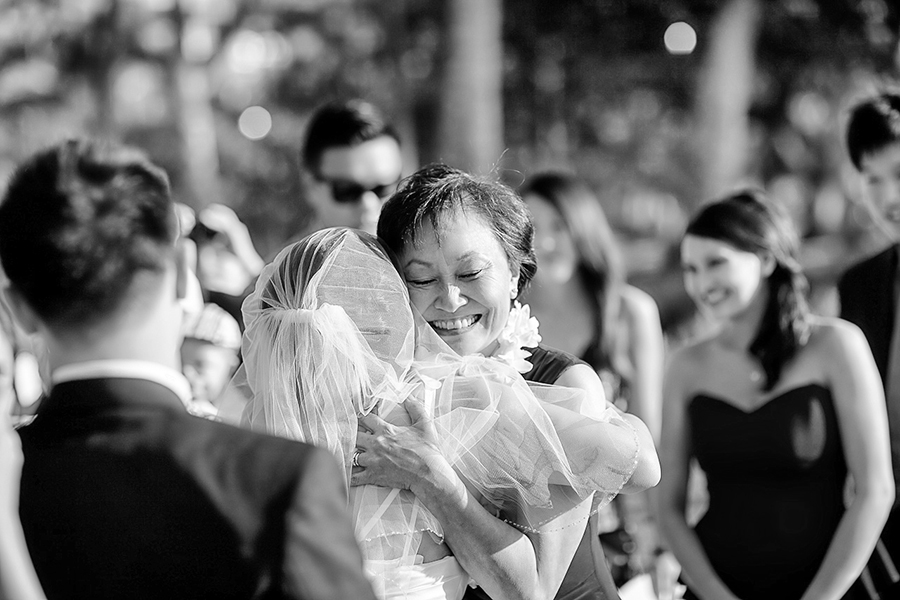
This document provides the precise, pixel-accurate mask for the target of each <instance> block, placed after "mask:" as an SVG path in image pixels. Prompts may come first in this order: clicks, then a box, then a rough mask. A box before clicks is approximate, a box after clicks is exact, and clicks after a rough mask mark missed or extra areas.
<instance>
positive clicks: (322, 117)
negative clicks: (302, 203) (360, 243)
mask: <svg viewBox="0 0 900 600" xmlns="http://www.w3.org/2000/svg"><path fill="white" fill-rule="evenodd" d="M301 158H302V160H303V166H304V169H305V172H304V176H303V181H304V184H305V188H306V198H307V202H308V203H309V205H310V207H311V208H312V210H313V213H314V214H313V218H312V222H311V223H310V225H309V226H308V227H307V228H306V229H305V230H304V231H303V232H301V233H300V234H298V235H297V236H295V238H294V239H295V240H298V239H300V238H302V237H304V236H305V235H306V234H308V233H312V232H313V231H317V230H319V229H323V228H325V227H352V228H354V229H362V230H364V231H367V232H369V233H375V228H376V225H377V224H378V215H379V214H380V213H381V205H382V204H383V203H384V201H385V200H386V199H387V197H388V196H390V195H391V194H392V193H393V192H394V190H395V189H396V188H397V183H398V182H399V181H400V176H401V174H402V169H403V157H402V155H401V153H400V137H399V136H398V135H397V132H396V131H395V130H394V128H393V126H392V125H391V124H390V123H389V122H388V121H386V120H385V118H384V116H383V115H382V114H381V112H380V111H379V110H378V109H377V108H376V107H375V106H373V105H372V104H370V103H369V102H366V101H364V100H348V101H344V102H334V103H329V104H326V105H324V106H322V107H320V108H319V109H317V110H316V112H315V113H314V114H313V116H312V119H311V120H310V123H309V126H308V128H307V130H306V139H305V141H304V143H303V150H302V156H301Z"/></svg>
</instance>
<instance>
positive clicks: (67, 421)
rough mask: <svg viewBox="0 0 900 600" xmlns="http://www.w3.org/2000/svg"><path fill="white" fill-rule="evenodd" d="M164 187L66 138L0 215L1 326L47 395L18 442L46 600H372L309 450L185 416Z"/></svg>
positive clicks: (131, 164)
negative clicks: (21, 332)
mask: <svg viewBox="0 0 900 600" xmlns="http://www.w3.org/2000/svg"><path fill="white" fill-rule="evenodd" d="M175 240H176V219H175V213H174V209H173V204H172V200H171V197H170V194H169V186H168V181H167V178H166V175H165V173H164V172H163V171H162V170H160V169H159V168H158V167H156V166H155V165H153V164H151V163H150V162H149V161H148V160H147V159H146V158H145V157H144V156H143V155H142V154H141V153H140V152H138V151H136V150H133V149H129V148H123V147H117V146H112V145H108V146H107V145H98V144H92V143H90V142H84V141H70V142H65V143H63V144H60V145H59V146H57V147H54V148H52V149H50V150H47V151H45V152H42V153H40V154H37V155H36V156H34V157H33V158H31V159H30V160H28V161H27V162H26V163H24V164H23V165H22V166H21V167H20V168H19V169H18V170H17V171H16V173H15V174H14V175H13V177H12V179H11V181H10V183H9V187H8V189H7V192H6V194H5V197H4V198H3V200H2V202H0V261H2V265H3V269H4V270H5V272H6V275H7V277H8V279H9V286H8V289H7V297H8V299H9V301H10V304H11V306H12V309H13V311H14V314H15V315H16V316H17V318H18V319H19V321H20V322H21V324H22V325H23V326H24V327H25V328H26V329H27V330H28V331H30V332H33V333H36V334H38V335H40V336H41V337H42V338H43V340H44V342H45V344H46V347H47V350H48V357H49V365H50V372H51V381H50V386H51V387H50V391H49V394H48V396H47V398H46V399H45V400H44V402H43V403H42V405H41V407H40V409H39V411H38V415H37V417H36V418H35V420H34V421H33V422H32V423H30V424H29V425H27V426H25V427H23V428H21V429H20V430H19V432H20V435H21V439H22V449H23V453H24V457H25V463H24V468H23V472H22V482H21V492H20V516H21V519H22V526H23V530H24V533H25V538H26V541H27V543H28V548H29V551H30V554H31V558H32V560H33V562H34V566H35V570H36V572H37V574H38V576H39V578H40V582H41V585H42V586H43V588H44V591H45V593H46V595H47V597H48V598H50V599H51V600H53V599H55V598H91V599H103V598H110V599H112V598H116V599H120V598H138V599H144V598H146V599H151V598H153V599H156V598H159V599H163V598H165V599H171V598H308V599H312V598H315V599H334V600H338V599H342V600H343V599H347V598H362V599H366V600H369V599H373V598H374V595H373V593H372V589H371V587H370V586H369V584H368V582H367V580H366V579H365V576H364V574H363V571H362V559H361V555H360V552H359V549H358V547H357V545H356V541H355V539H354V537H353V532H352V527H351V524H350V520H349V515H348V510H347V497H346V490H345V484H344V476H343V471H342V470H341V469H340V468H339V466H338V465H337V464H336V463H335V461H334V459H333V457H332V456H331V455H330V454H328V453H327V452H326V451H324V450H321V449H318V448H314V447H312V446H309V445H306V444H301V443H298V442H292V441H289V440H283V439H277V438H274V437H269V436H264V435H260V434H256V433H252V432H249V431H244V430H241V429H237V428H233V427H230V426H228V425H224V424H221V423H215V422H212V421H209V420H206V419H201V418H198V417H193V416H190V415H189V414H188V413H187V412H186V410H185V405H186V403H188V402H189V401H190V386H189V384H188V382H187V381H186V380H185V379H184V377H183V376H182V375H181V374H180V372H179V362H178V349H179V341H180V340H179V330H180V327H181V317H182V315H181V312H182V310H181V307H180V304H179V297H180V296H181V291H182V289H183V285H184V273H185V271H184V267H183V265H182V263H181V261H180V260H179V259H178V256H177V252H176V247H175Z"/></svg>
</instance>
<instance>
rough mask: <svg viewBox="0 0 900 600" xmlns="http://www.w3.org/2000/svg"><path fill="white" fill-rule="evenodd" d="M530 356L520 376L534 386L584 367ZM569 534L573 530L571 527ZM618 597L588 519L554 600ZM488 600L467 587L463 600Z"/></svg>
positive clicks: (548, 351)
mask: <svg viewBox="0 0 900 600" xmlns="http://www.w3.org/2000/svg"><path fill="white" fill-rule="evenodd" d="M528 350H529V351H531V356H530V357H529V358H528V362H530V363H531V364H532V369H531V371H529V372H528V373H524V374H523V377H524V378H525V379H526V380H528V381H535V382H537V383H548V384H553V383H556V380H557V379H559V376H560V375H562V373H563V371H565V370H566V369H568V368H569V367H571V366H572V365H575V364H586V363H584V362H583V361H581V360H579V359H577V358H575V357H574V356H572V355H571V354H568V353H566V352H562V351H560V350H555V349H553V348H547V347H545V346H538V347H537V348H528ZM572 532H573V534H577V533H578V532H577V530H576V529H574V528H573V530H572ZM618 598H619V594H618V592H617V591H616V586H615V584H614V583H613V580H612V576H611V575H610V572H609V568H608V567H607V566H606V560H605V559H604V558H603V550H602V549H601V548H600V539H599V537H598V531H597V519H596V518H595V517H591V518H590V519H589V520H588V525H587V527H585V529H584V531H583V533H582V536H581V543H580V544H579V545H578V549H577V550H576V551H575V557H574V558H573V559H572V564H571V565H569V570H568V571H567V572H566V576H565V578H563V582H562V585H561V586H560V588H559V592H558V593H557V594H556V600H615V599H618ZM485 599H487V600H490V598H489V597H488V595H487V594H485V593H484V591H483V590H482V589H481V588H474V589H473V588H469V589H468V590H466V595H465V596H464V598H463V600H485Z"/></svg>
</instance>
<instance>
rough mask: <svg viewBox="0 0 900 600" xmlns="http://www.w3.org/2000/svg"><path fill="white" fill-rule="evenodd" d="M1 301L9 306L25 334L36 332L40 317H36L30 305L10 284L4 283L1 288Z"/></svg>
mask: <svg viewBox="0 0 900 600" xmlns="http://www.w3.org/2000/svg"><path fill="white" fill-rule="evenodd" d="M2 294H3V301H4V302H5V303H6V305H7V306H8V307H9V311H10V312H11V313H12V315H13V318H14V319H15V320H16V322H17V323H18V324H19V327H21V328H22V330H23V331H24V332H25V333H27V334H29V335H30V334H33V333H37V332H38V329H39V326H40V323H41V319H40V317H38V315H37V313H35V312H34V309H33V308H31V305H29V304H28V302H26V301H25V298H24V297H23V296H22V294H21V293H20V292H19V290H17V289H16V288H15V286H13V285H12V284H8V285H6V287H4V288H3V290H2Z"/></svg>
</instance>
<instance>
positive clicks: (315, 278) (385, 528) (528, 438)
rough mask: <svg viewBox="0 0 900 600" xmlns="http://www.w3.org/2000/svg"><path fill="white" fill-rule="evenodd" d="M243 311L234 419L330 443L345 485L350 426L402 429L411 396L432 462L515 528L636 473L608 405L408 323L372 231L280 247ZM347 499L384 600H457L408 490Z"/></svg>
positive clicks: (434, 537) (463, 577) (600, 495)
mask: <svg viewBox="0 0 900 600" xmlns="http://www.w3.org/2000/svg"><path fill="white" fill-rule="evenodd" d="M243 313H244V322H245V326H246V328H245V332H244V338H243V340H242V353H243V356H244V363H243V365H242V367H241V369H240V370H239V372H238V374H237V375H236V376H235V379H234V381H233V383H232V386H233V388H234V389H235V390H239V391H241V392H242V393H243V394H244V395H245V397H247V398H249V402H248V404H247V407H246V409H245V411H244V421H245V423H246V424H249V426H250V427H251V428H253V429H255V430H259V431H265V432H267V433H271V434H275V435H280V436H283V437H288V438H291V439H296V440H300V441H305V442H308V443H312V444H316V445H319V446H322V447H325V448H327V449H328V450H330V451H331V452H332V453H333V454H334V455H335V456H336V457H337V458H338V460H339V461H340V464H343V465H344V466H345V468H346V474H347V482H348V489H349V478H350V473H351V464H350V463H351V456H352V454H353V452H354V450H355V448H356V435H357V427H358V420H359V418H360V417H361V416H363V415H366V414H369V413H370V412H375V413H376V414H379V416H381V417H382V418H384V419H385V420H387V421H388V422H392V423H394V424H397V425H403V424H407V423H408V418H409V417H408V415H407V413H406V411H405V409H404V408H403V407H402V406H401V404H402V402H403V401H404V400H405V399H407V398H415V399H417V400H418V401H420V402H422V403H424V405H425V410H426V413H427V414H428V415H429V417H430V419H431V422H432V423H433V424H434V426H435V429H436V431H437V434H438V438H437V439H438V440H439V447H440V451H441V454H442V455H443V456H444V457H445V458H446V459H447V460H448V462H449V463H450V464H451V465H452V466H453V468H454V470H455V471H456V472H457V473H458V474H459V476H460V477H461V478H462V479H463V480H464V482H465V483H466V484H467V485H468V487H469V488H470V489H472V490H474V491H475V493H476V494H477V495H479V496H480V500H481V501H482V503H483V504H485V505H487V506H492V507H494V508H496V509H500V508H506V509H513V510H512V513H514V514H517V515H520V517H519V518H518V521H517V522H511V523H510V525H513V526H516V527H519V528H521V529H523V530H526V531H530V532H536V531H538V530H539V528H542V527H547V524H548V523H549V522H550V521H551V520H552V519H554V518H556V517H558V516H560V515H561V514H563V513H565V512H566V511H567V510H569V509H570V508H572V507H573V506H575V505H576V504H579V503H581V502H582V501H583V500H585V499H586V498H588V497H590V496H593V497H594V499H595V502H594V504H595V506H600V505H605V504H606V503H608V502H609V500H611V499H612V497H613V496H614V495H615V494H616V493H618V491H619V490H620V489H621V487H622V486H623V485H624V484H625V483H626V482H627V481H628V479H629V478H630V477H631V474H632V473H633V471H634V468H635V467H636V464H637V453H638V442H637V435H636V433H635V431H634V429H633V428H632V427H631V426H630V425H629V424H628V423H627V422H626V421H625V420H624V419H622V418H621V417H620V416H619V414H618V413H617V412H616V411H615V410H614V409H612V408H603V407H602V406H601V407H599V408H598V407H596V406H595V405H594V404H592V402H591V401H590V399H588V398H586V397H585V395H584V393H583V392H581V391H579V390H571V389H567V388H561V387H557V386H529V384H527V383H526V382H525V380H524V379H523V378H522V377H521V375H520V374H519V373H518V372H517V371H516V370H515V369H514V368H512V367H511V366H509V365H508V364H505V363H502V362H501V361H498V360H495V359H490V358H484V357H482V356H470V357H460V356H458V355H456V354H455V353H454V352H453V351H452V350H450V349H449V348H448V347H447V346H446V345H445V344H444V343H443V342H442V341H441V340H440V338H438V337H437V335H436V334H434V332H433V331H432V330H431V328H430V327H429V326H428V325H427V324H426V323H425V322H424V321H423V320H422V319H421V318H419V317H418V316H417V315H415V314H414V311H413V310H412V308H411V307H410V304H409V297H408V294H407V290H406V286H405V284H404V282H403V280H402V279H401V278H400V276H399V274H398V273H397V271H396V270H395V268H394V267H393V263H392V262H391V260H390V258H389V256H388V255H387V253H386V252H385V251H384V250H383V249H382V247H381V246H380V245H379V243H378V242H377V240H376V239H375V238H374V237H372V236H369V235H368V234H364V233H362V232H358V231H354V230H349V229H327V230H323V231H320V232H317V233H314V234H312V235H311V236H308V237H307V238H304V239H303V240H301V241H300V242H297V243H296V244H293V245H291V246H289V247H288V248H285V249H284V250H282V251H281V253H279V255H278V257H276V259H275V260H274V261H273V263H271V264H270V265H267V266H266V267H265V269H264V270H263V272H262V274H261V275H260V277H259V279H258V281H257V284H256V288H255V290H254V292H253V294H251V295H250V296H249V297H248V298H247V299H246V300H245V302H244V305H243ZM623 436H624V437H623ZM622 440H626V442H622ZM349 500H350V503H351V504H350V507H351V514H352V516H353V519H354V526H355V531H356V535H357V539H358V540H359V542H360V547H361V549H362V553H363V559H364V563H365V568H366V571H367V573H368V574H369V576H370V578H371V579H372V582H373V586H374V588H375V591H376V594H377V595H378V596H379V597H380V598H385V599H394V598H405V599H409V600H432V599H434V600H460V599H461V598H462V596H463V593H464V592H465V588H466V585H467V584H468V583H469V581H470V579H469V576H468V575H467V574H466V573H465V571H464V570H463V569H462V568H461V567H460V565H459V563H458V562H457V560H456V559H455V558H453V557H452V556H443V557H442V558H441V556H442V555H448V554H449V550H448V549H447V548H446V546H444V544H443V531H442V528H441V524H440V523H439V522H438V521H437V519H436V518H435V517H434V516H433V515H432V514H431V513H430V512H429V511H428V510H427V509H426V508H425V506H424V505H423V504H422V503H421V502H420V501H419V500H418V499H417V498H416V497H415V496H414V495H413V494H412V493H411V492H409V491H401V490H396V489H391V488H384V487H378V486H372V485H366V486H360V487H354V488H352V490H351V492H350V496H349ZM422 555H427V556H432V557H434V556H437V557H438V558H437V559H435V560H429V562H424V560H423V559H422Z"/></svg>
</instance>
